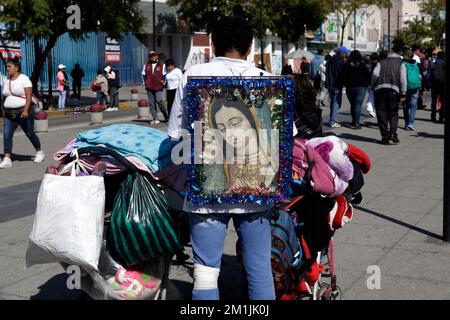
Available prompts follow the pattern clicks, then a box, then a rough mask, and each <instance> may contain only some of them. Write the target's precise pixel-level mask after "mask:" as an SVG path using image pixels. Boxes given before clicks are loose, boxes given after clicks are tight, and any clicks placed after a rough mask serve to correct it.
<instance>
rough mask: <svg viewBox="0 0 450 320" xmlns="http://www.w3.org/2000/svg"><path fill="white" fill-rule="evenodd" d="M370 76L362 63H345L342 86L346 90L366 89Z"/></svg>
mask: <svg viewBox="0 0 450 320" xmlns="http://www.w3.org/2000/svg"><path fill="white" fill-rule="evenodd" d="M370 74H371V72H370V70H369V68H367V66H366V64H365V63H364V62H363V61H361V62H360V63H359V64H354V63H351V62H350V61H347V63H346V64H345V67H344V85H345V87H346V88H356V87H368V86H369V84H370Z"/></svg>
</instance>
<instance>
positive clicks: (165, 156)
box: [76, 124, 177, 173]
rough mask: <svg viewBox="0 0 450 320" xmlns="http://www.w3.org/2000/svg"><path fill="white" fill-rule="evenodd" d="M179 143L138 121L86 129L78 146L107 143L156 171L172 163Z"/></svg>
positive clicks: (108, 145)
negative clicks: (173, 153)
mask: <svg viewBox="0 0 450 320" xmlns="http://www.w3.org/2000/svg"><path fill="white" fill-rule="evenodd" d="M176 143H177V142H173V141H172V140H171V139H170V138H169V136H168V135H167V134H166V133H165V132H163V131H161V130H157V129H153V128H149V127H144V126H139V125H134V124H115V125H111V126H106V127H102V128H98V129H93V130H89V131H84V132H81V133H79V134H78V135H77V139H76V147H77V148H83V147H91V146H104V147H106V148H111V149H113V150H115V151H117V152H119V153H120V154H121V155H123V156H124V157H129V156H134V157H136V158H138V159H139V160H141V161H142V162H143V163H144V164H145V165H146V166H147V167H148V168H149V169H150V171H151V172H153V173H157V172H158V171H160V170H162V169H164V168H165V167H167V166H168V165H170V164H172V160H171V152H172V148H173V147H174V145H175V144H176Z"/></svg>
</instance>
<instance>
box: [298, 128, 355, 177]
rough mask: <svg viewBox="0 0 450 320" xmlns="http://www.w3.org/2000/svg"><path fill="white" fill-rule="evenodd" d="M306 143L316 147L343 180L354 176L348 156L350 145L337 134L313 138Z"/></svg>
mask: <svg viewBox="0 0 450 320" xmlns="http://www.w3.org/2000/svg"><path fill="white" fill-rule="evenodd" d="M306 145H309V146H311V147H313V148H314V150H315V151H317V153H319V154H320V156H321V157H322V159H323V160H325V162H326V163H327V164H328V165H329V166H330V167H331V169H333V170H334V171H335V172H336V174H337V175H338V176H339V178H341V179H342V180H344V181H346V182H348V181H350V180H351V179H352V178H353V165H352V163H351V162H350V159H349V158H348V156H347V152H348V145H347V144H346V143H345V142H344V141H342V140H341V139H339V138H338V137H336V136H327V137H323V138H313V139H311V140H308V141H306Z"/></svg>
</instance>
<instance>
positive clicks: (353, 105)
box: [347, 87, 367, 125]
mask: <svg viewBox="0 0 450 320" xmlns="http://www.w3.org/2000/svg"><path fill="white" fill-rule="evenodd" d="M366 91H367V88H366V87H355V88H347V98H348V101H350V110H351V113H352V124H353V125H359V122H360V120H361V108H362V104H363V102H364V98H365V96H366Z"/></svg>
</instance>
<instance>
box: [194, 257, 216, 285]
mask: <svg viewBox="0 0 450 320" xmlns="http://www.w3.org/2000/svg"><path fill="white" fill-rule="evenodd" d="M219 273H220V268H211V267H206V266H202V265H201V264H197V263H196V264H194V290H209V289H217V279H218V278H219Z"/></svg>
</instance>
